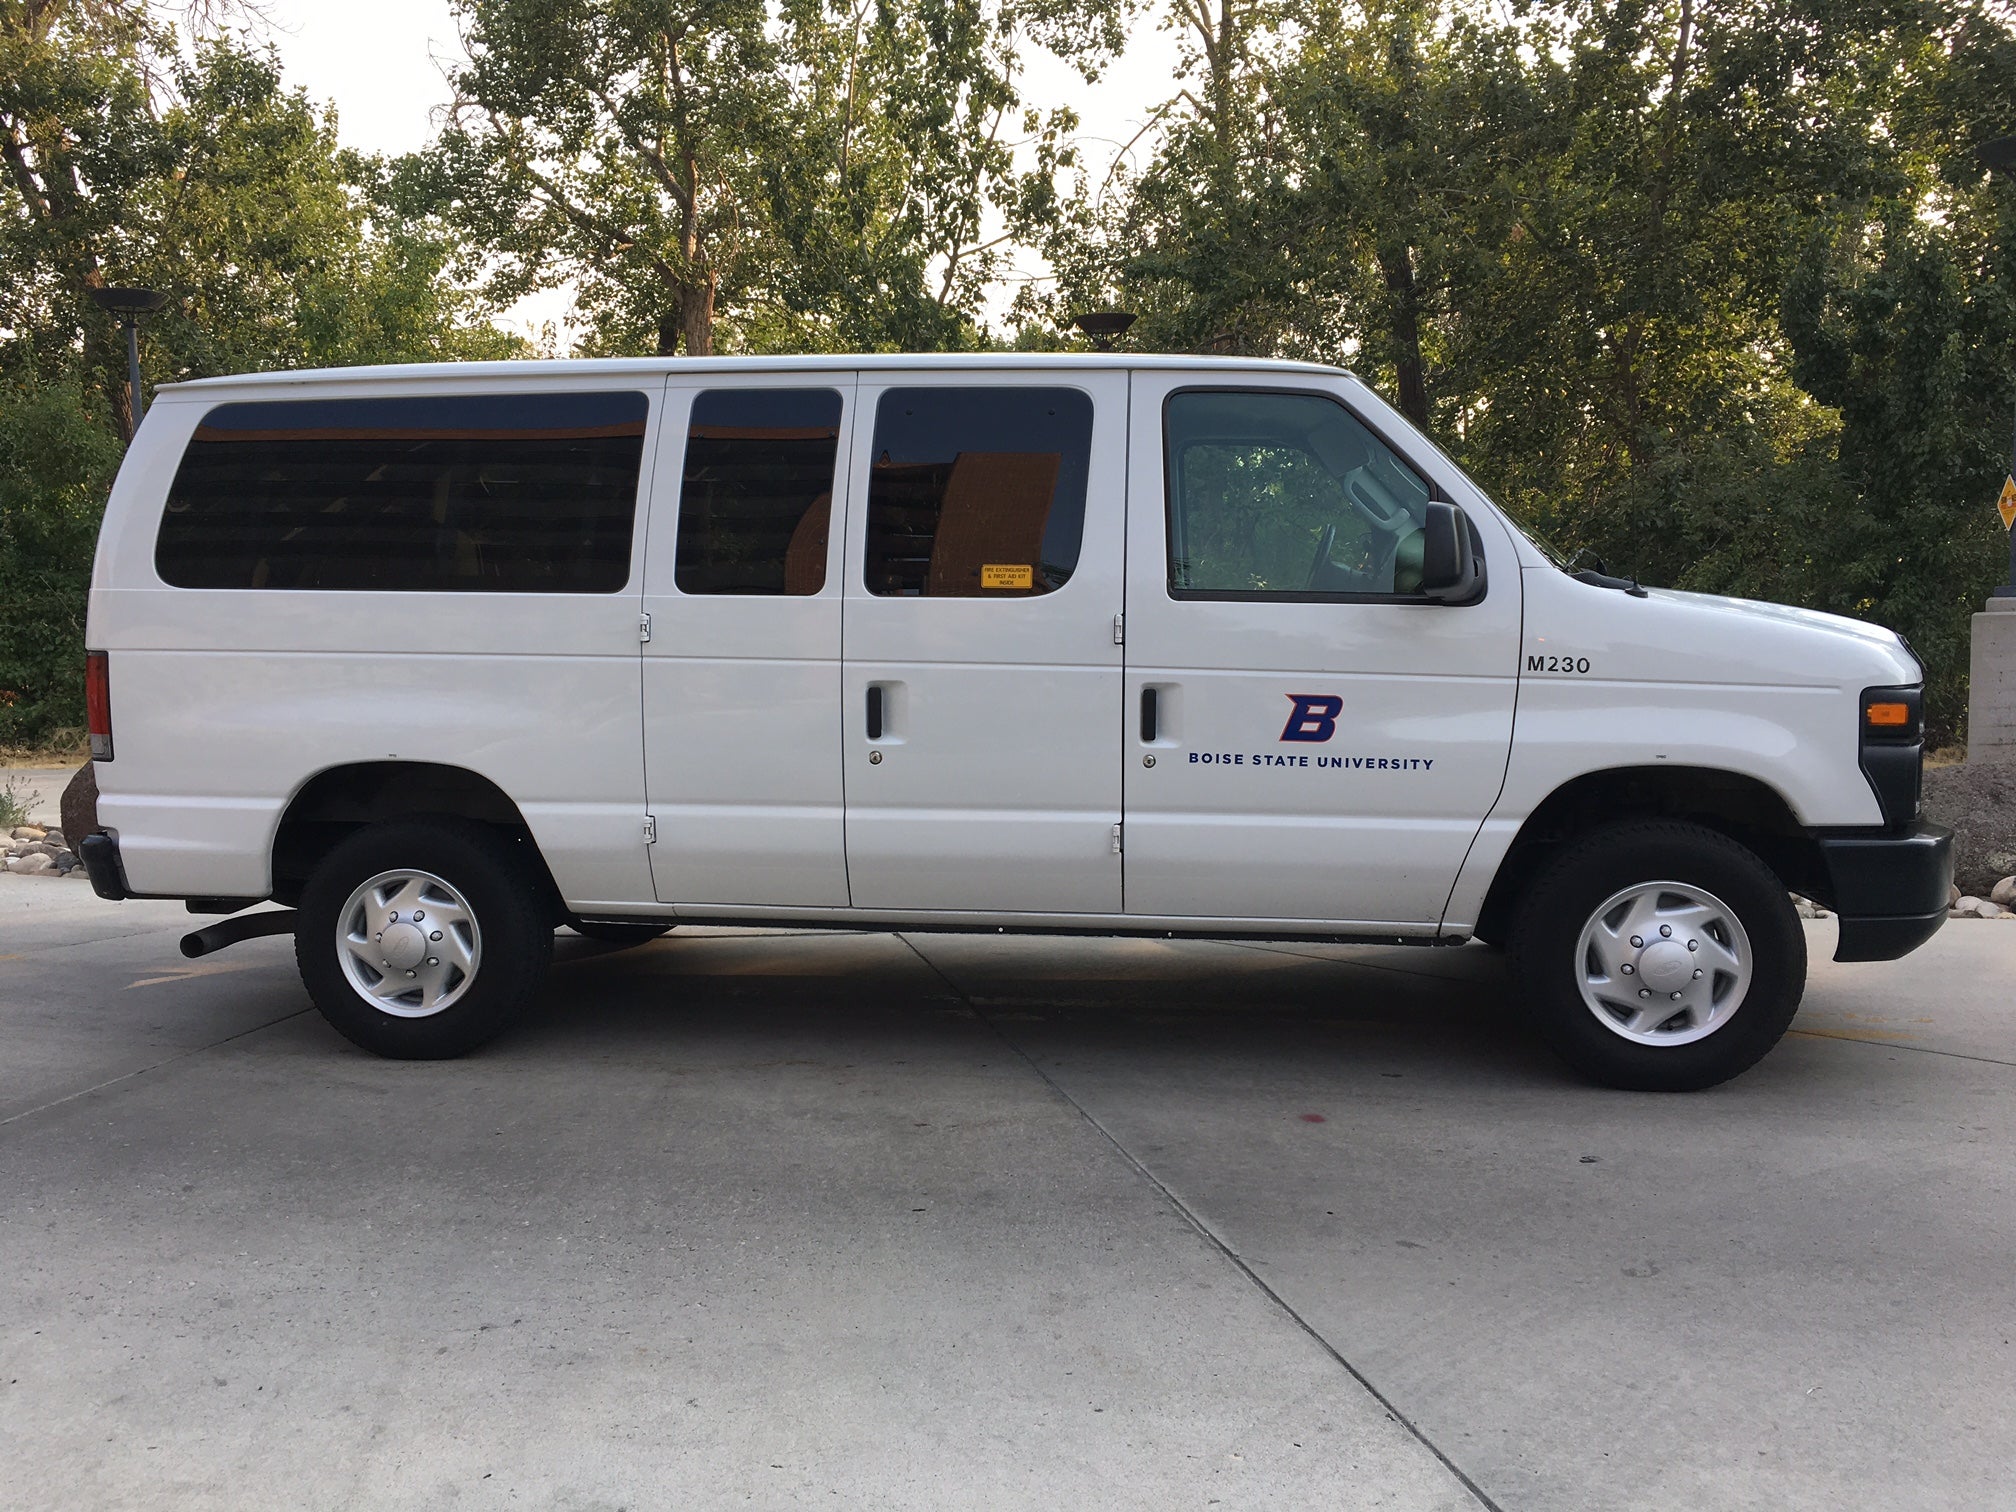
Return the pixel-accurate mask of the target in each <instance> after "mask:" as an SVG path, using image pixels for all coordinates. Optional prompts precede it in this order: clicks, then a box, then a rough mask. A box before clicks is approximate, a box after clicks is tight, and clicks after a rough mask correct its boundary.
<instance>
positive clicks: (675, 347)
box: [658, 315, 679, 357]
mask: <svg viewBox="0 0 2016 1512" xmlns="http://www.w3.org/2000/svg"><path fill="white" fill-rule="evenodd" d="M658 355H659V356H660V357H677V356H678V355H679V317H678V316H676V315H660V316H659V317H658Z"/></svg>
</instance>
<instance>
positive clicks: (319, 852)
mask: <svg viewBox="0 0 2016 1512" xmlns="http://www.w3.org/2000/svg"><path fill="white" fill-rule="evenodd" d="M402 818H406V819H419V818H456V819H467V820H472V821H474V822H476V823H478V824H482V825H486V826H488V827H489V828H492V829H495V830H497V831H498V832H499V833H500V834H502V835H504V836H506V837H507V838H509V839H510V840H511V841H513V842H514V844H515V845H517V846H519V847H521V848H522V851H523V853H524V854H525V856H526V857H527V859H528V861H529V863H530V864H531V866H532V867H533V870H534V873H535V875H536V877H537V878H538V880H539V883H540V886H541V887H542V888H543V890H544V891H545V893H546V895H547V897H548V899H549V901H550V902H551V904H552V906H553V907H554V909H555V910H556V911H557V910H558V908H559V900H560V894H559V889H558V888H557V887H555V885H554V882H553V875H552V872H551V871H550V870H549V869H548V868H547V865H546V861H545V858H544V857H543V856H542V855H541V854H540V852H539V846H538V842H537V841H536V840H535V839H534V838H533V836H532V831H531V828H530V827H529V826H528V825H527V824H526V823H525V816H524V814H523V813H522V812H521V811H520V810H519V808H518V805H517V803H515V802H514V801H513V800H512V798H511V796H510V795H509V794H508V793H506V792H505V791H504V790H503V789H502V788H501V787H499V786H498V785H497V784H496V783H495V782H493V781H491V780H490V779H489V778H488V777H485V776H483V775H482V774H481V773H479V772H474V771H471V770H470V769H469V768H467V767H459V766H451V765H447V764H445V763H442V762H433V761H354V762H343V763H339V764H337V765H334V766H328V767H324V768H323V769H322V770H321V771H319V772H316V773H315V774H314V775H313V776H311V777H309V778H308V779H307V780H306V781H304V782H303V783H302V784H301V786H300V787H298V788H297V789H295V791H294V794H293V796H292V797H291V798H289V799H288V801H287V807H286V808H285V809H284V810H283V811H282V812H281V815H280V822H279V825H278V826H277V827H276V829H275V830H274V834H273V853H272V861H273V897H274V898H275V899H276V900H277V901H279V902H282V903H289V904H291V903H295V902H298V901H299V899H300V895H301V888H302V886H303V885H304V884H305V883H306V882H307V879H308V876H309V873H311V872H312V871H313V870H314V869H315V867H316V865H317V864H318V863H319V862H320V861H321V860H322V858H323V857H324V856H326V855H328V854H329V852H330V851H331V850H333V849H334V848H335V847H336V846H337V845H339V844H341V843H342V841H343V840H344V838H345V837H347V836H349V835H351V834H353V833H355V832H356V831H357V830H359V829H362V828H364V827H366V826H367V825H372V824H383V823H386V822H388V821H391V820H394V819H402Z"/></svg>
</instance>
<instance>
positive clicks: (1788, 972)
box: [1510, 820, 1806, 1092]
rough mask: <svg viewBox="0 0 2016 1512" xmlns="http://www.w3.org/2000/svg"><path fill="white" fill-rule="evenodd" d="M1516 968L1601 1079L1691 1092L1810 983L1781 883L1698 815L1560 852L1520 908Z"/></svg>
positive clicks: (1750, 1052) (1564, 1049)
mask: <svg viewBox="0 0 2016 1512" xmlns="http://www.w3.org/2000/svg"><path fill="white" fill-rule="evenodd" d="M1510 943H1511V956H1512V966H1513V970H1514V973H1515V974H1516V976H1517V978H1518V980H1519V982H1520V985H1521V987H1522V988H1523V990H1524V993H1525V997H1526V1001H1527V1004H1528V1006H1529V1010H1530V1012H1531V1014H1532V1017H1533V1020H1534V1025H1535V1027H1536V1028H1537V1029H1538V1030H1539V1031H1540V1034H1541V1036H1542V1037H1543V1038H1544V1039H1545V1040H1546V1041H1547V1042H1548V1044H1549V1045H1551V1046H1552V1047H1553V1048H1554V1050H1555V1051H1556V1053H1558V1054H1559V1055H1560V1056H1561V1058H1562V1059H1563V1060H1565V1061H1567V1062H1568V1063H1569V1064H1570V1065H1571V1066H1573V1067H1574V1068H1575V1069H1576V1070H1578V1071H1580V1072H1582V1074H1583V1075H1585V1076H1588V1077H1589V1078H1591V1079H1592V1080H1595V1081H1598V1082H1602V1083H1604V1084H1605V1085H1607V1086H1612V1087H1622V1088H1626V1089H1629V1090H1632V1091H1643V1092H1691V1091H1696V1090H1698V1089H1700V1088H1702V1087H1712V1086H1714V1085H1715V1084H1716V1083H1718V1082H1723V1081H1727V1080H1728V1079H1729V1078H1730V1077H1732V1076H1735V1075H1737V1074H1739V1073H1740V1072H1743V1071H1747V1070H1748V1069H1749V1068H1750V1067H1751V1066H1753V1065H1755V1064H1756V1063H1757V1062H1758V1061H1759V1060H1761V1059H1762V1058H1763V1056H1764V1055H1765V1053H1766V1052H1767V1051H1769V1050H1770V1049H1771V1047H1772V1046H1773V1045H1775V1044H1777V1043H1778V1041H1779V1040H1780V1039H1781V1038H1782V1037H1783V1036H1784V1033H1785V1031H1786V1029H1787V1028H1788V1027H1789V1026H1790V1025H1791V1022H1792V1015H1793V1014H1794V1013H1796V1012H1797V1011H1798V1008H1799V997H1800V994H1801V992H1802V991H1803V990H1804V988H1805V984H1806V936H1805V934H1804V933H1803V932H1802V931H1801V929H1800V927H1799V918H1798V915H1797V913H1796V912H1795V911H1794V910H1793V907H1792V901H1791V899H1790V897H1789V896H1788V895H1787V893H1786V890H1785V885H1784V883H1783V882H1781V881H1780V880H1779V879H1778V878H1777V877H1776V876H1775V875H1773V873H1772V871H1771V869H1770V868H1769V867H1767V866H1766V865H1765V864H1764V863H1763V862H1762V861H1760V860H1759V859H1758V858H1757V857H1756V855H1754V854H1753V853H1752V852H1751V851H1750V850H1749V849H1748V848H1747V847H1745V846H1743V845H1740V844H1738V843H1737V842H1736V841H1734V840H1732V839H1730V838H1729V837H1728V836H1726V835H1722V834H1718V833H1716V832H1715V831H1714V830H1711V829H1707V828H1705V827H1704V826H1701V825H1696V824H1684V823H1677V822H1668V821H1652V820H1648V821H1645V822H1641V823H1634V824H1619V825H1615V826H1612V827H1609V828H1606V829H1602V830H1598V831H1596V832H1594V833H1593V834H1590V835H1587V836H1584V837H1583V838H1582V839H1580V840H1577V841H1574V842H1572V843H1570V844H1569V845H1567V846H1566V847H1564V848H1563V850H1562V852H1561V854H1560V855H1559V856H1557V857H1556V858H1555V859H1554V861H1553V864H1552V865H1550V866H1549V867H1548V868H1547V869H1546V871H1544V872H1543V873H1542V874H1541V876H1540V877H1539V879H1538V880H1537V881H1536V883H1535V884H1534V886H1533V888H1532V890H1531V891H1530V892H1529V893H1528V894H1527V896H1526V898H1525V900H1524V901H1523V903H1522V904H1521V906H1520V909H1519V914H1518V918H1517V920H1516V921H1515V923H1514V925H1513V930H1512V939H1511V942H1510Z"/></svg>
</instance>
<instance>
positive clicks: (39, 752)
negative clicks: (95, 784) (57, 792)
mask: <svg viewBox="0 0 2016 1512" xmlns="http://www.w3.org/2000/svg"><path fill="white" fill-rule="evenodd" d="M90 759H91V741H90V737H89V736H87V735H86V734H85V733H84V731H82V730H56V731H54V732H52V733H51V734H50V736H49V738H48V739H47V740H46V741H43V742H41V743H39V744H37V745H32V746H12V745H0V766H14V767H56V766H82V765H83V764H84V763H85V762H87V761H89V760H90Z"/></svg>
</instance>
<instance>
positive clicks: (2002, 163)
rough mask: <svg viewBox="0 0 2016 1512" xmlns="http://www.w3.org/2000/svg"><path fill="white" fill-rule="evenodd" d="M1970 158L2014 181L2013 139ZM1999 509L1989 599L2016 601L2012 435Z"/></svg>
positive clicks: (2015, 444) (2015, 448)
mask: <svg viewBox="0 0 2016 1512" xmlns="http://www.w3.org/2000/svg"><path fill="white" fill-rule="evenodd" d="M1974 155H1975V157H1976V158H1978V159H1979V160H1980V162H1981V166H1982V167H1984V168H1986V169H1987V170H1988V171H1989V172H1990V173H2000V174H2002V175H2003V176H2004V177H2007V178H2016V136H2005V137H1996V138H1995V139H1994V140H1993V141H1992V142H1983V143H1982V144H1981V145H1980V146H1979V147H1977V148H1975V149H1974ZM1999 507H2000V509H2001V514H2002V528H2003V530H2004V531H2006V532H2007V533H2008V536H2009V581H2008V582H2006V583H2004V584H2003V585H2002V586H2001V587H2000V588H1997V589H1996V590H1995V592H1994V594H1993V595H1992V597H1994V598H1998V599H2016V435H2012V436H2011V438H2010V442H2009V477H2008V480H2007V481H2006V482H2005V483H2004V484H2003V485H2002V497H2001V500H2000V501H1999Z"/></svg>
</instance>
